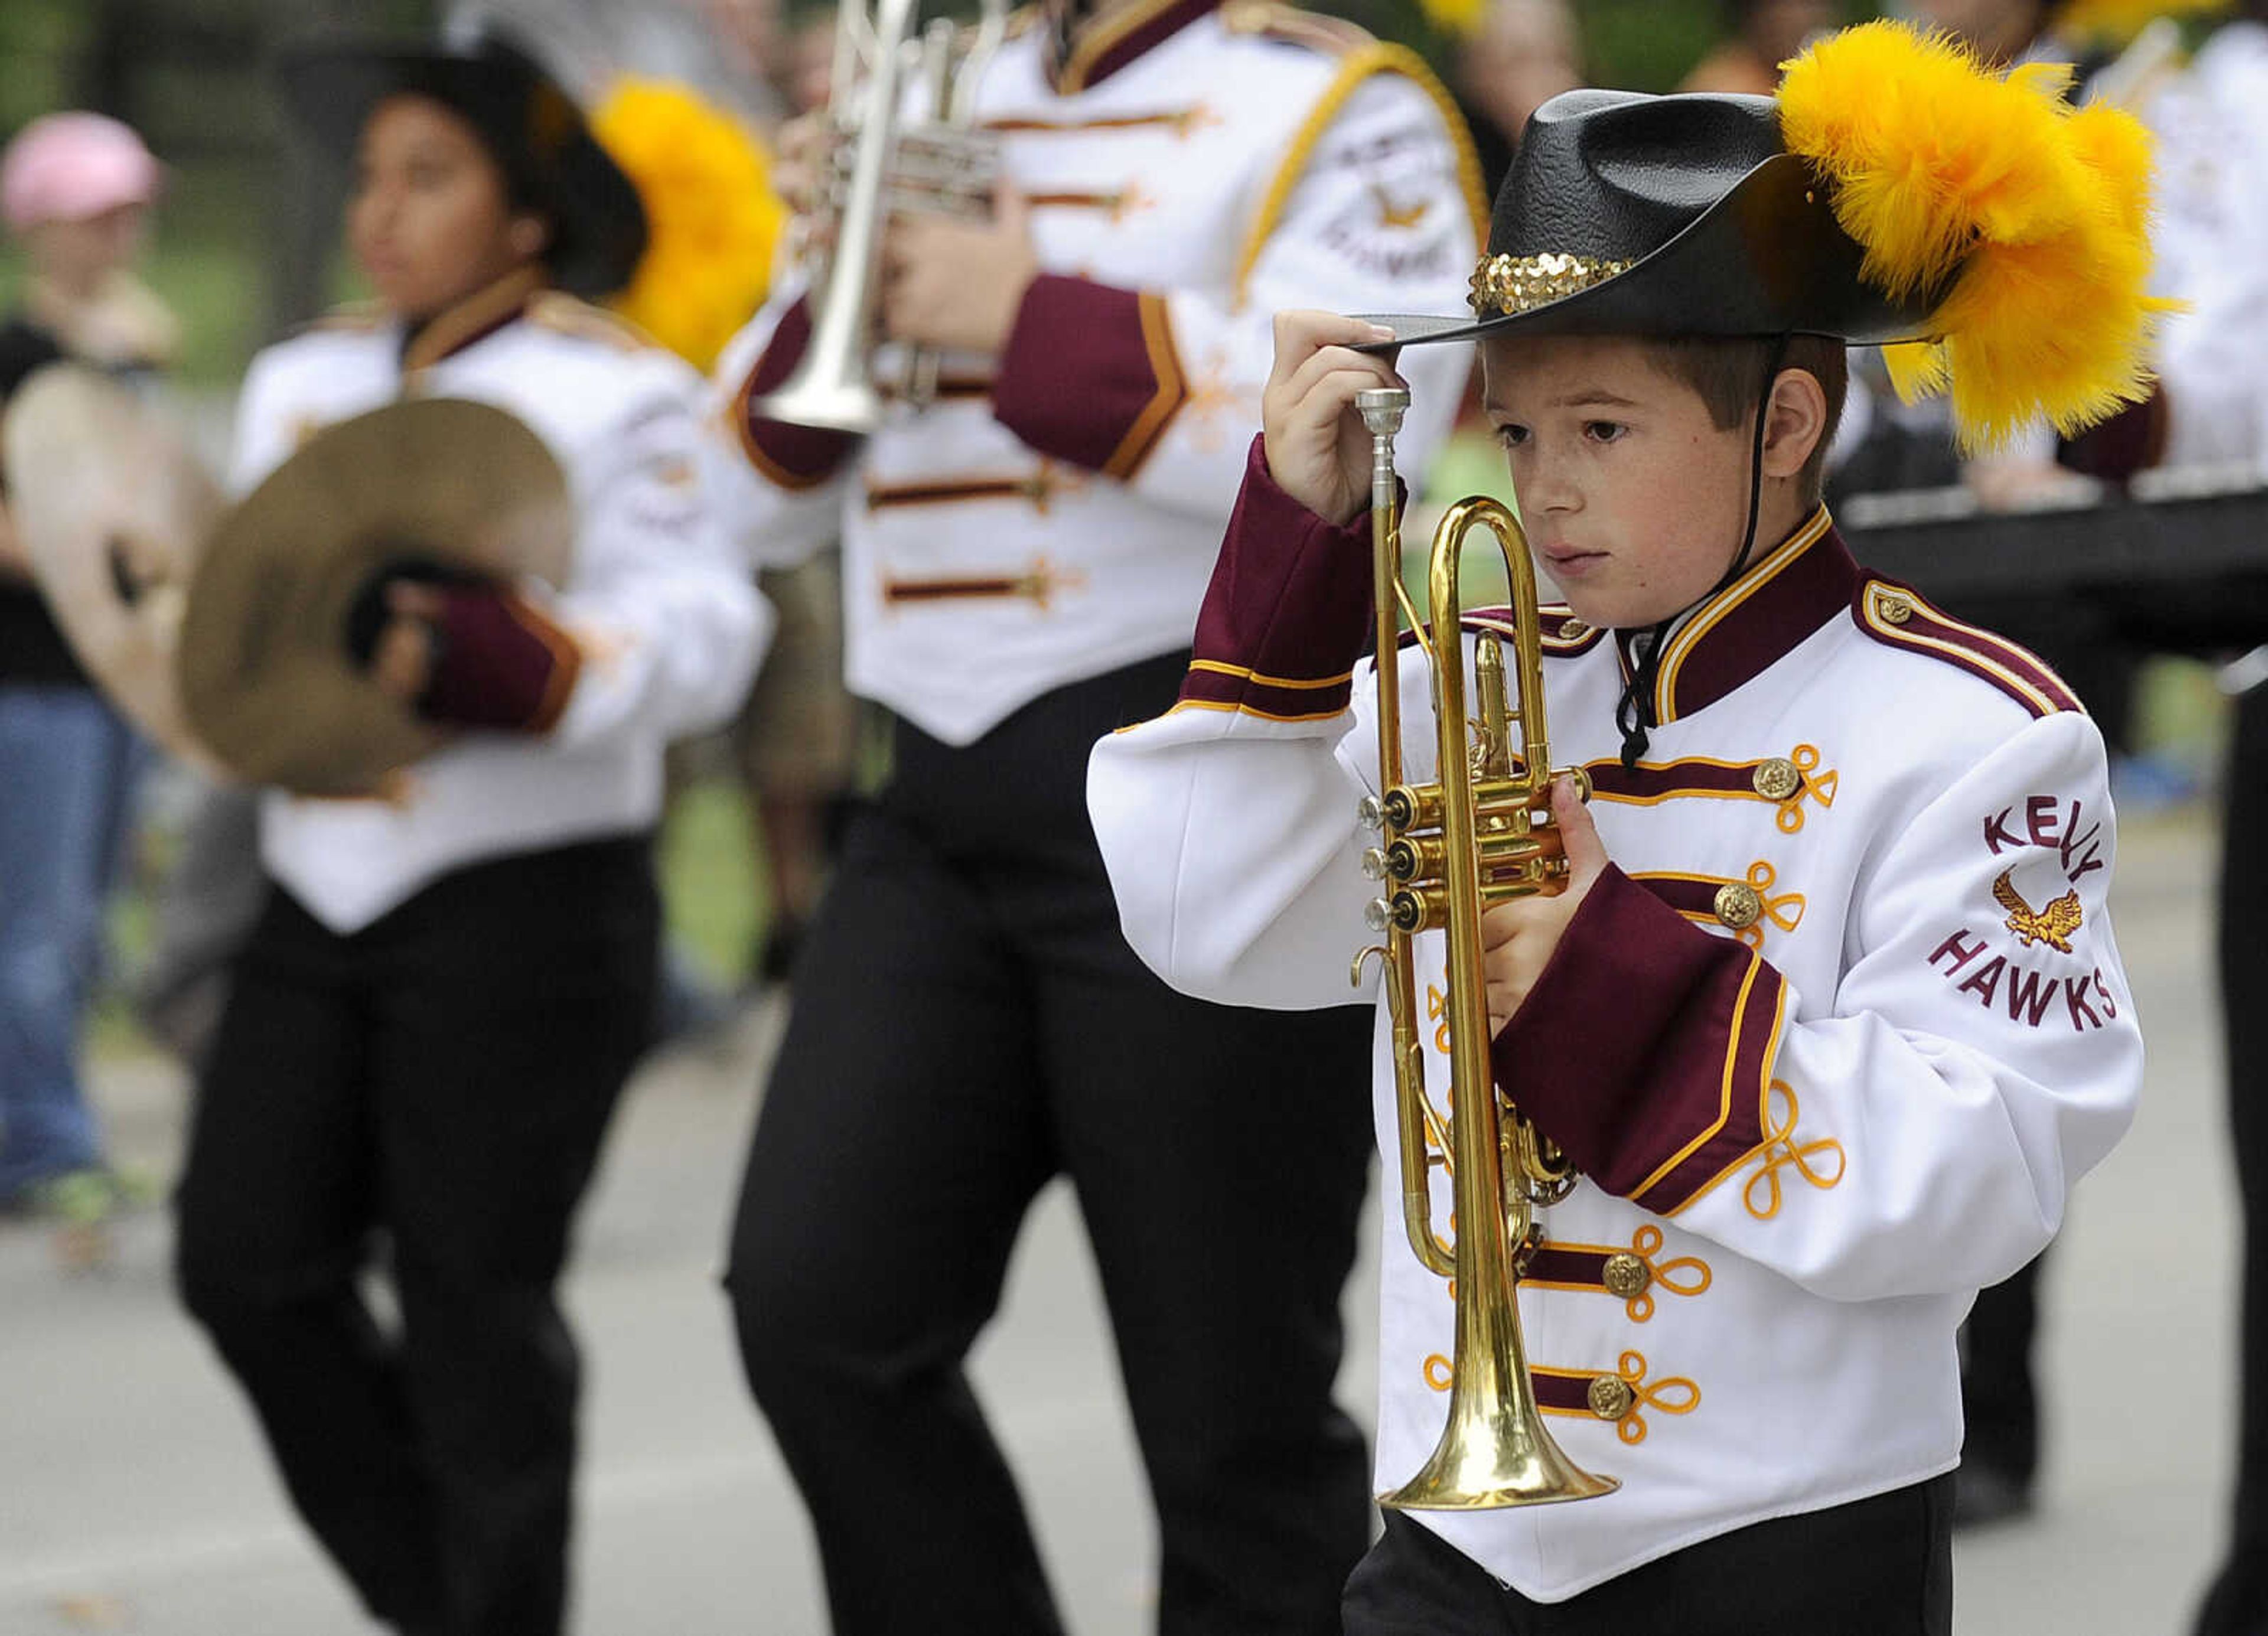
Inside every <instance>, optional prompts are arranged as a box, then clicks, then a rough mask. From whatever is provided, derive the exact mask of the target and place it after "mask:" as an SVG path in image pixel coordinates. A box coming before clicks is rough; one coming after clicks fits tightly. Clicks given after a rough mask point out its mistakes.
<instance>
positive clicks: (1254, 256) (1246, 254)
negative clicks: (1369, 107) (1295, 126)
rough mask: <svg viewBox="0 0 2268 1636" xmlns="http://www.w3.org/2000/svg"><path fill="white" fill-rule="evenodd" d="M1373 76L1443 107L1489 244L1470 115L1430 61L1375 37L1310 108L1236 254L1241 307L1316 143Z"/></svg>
mask: <svg viewBox="0 0 2268 1636" xmlns="http://www.w3.org/2000/svg"><path fill="white" fill-rule="evenodd" d="M1373 74H1399V75H1401V76H1402V77H1403V78H1404V79H1407V80H1408V81H1410V84H1412V85H1416V86H1417V87H1418V90H1420V91H1422V92H1425V95H1426V96H1427V97H1428V98H1430V99H1432V103H1433V106H1434V107H1437V108H1439V109H1440V113H1441V121H1442V123H1443V124H1445V125H1446V126H1447V127H1448V136H1449V145H1450V146H1451V147H1452V148H1453V149H1454V150H1455V152H1456V156H1457V185H1458V190H1459V191H1460V192H1462V194H1463V195H1464V196H1465V210H1466V211H1467V212H1468V213H1469V215H1470V216H1471V217H1472V223H1473V240H1474V241H1475V242H1476V243H1478V244H1486V243H1487V242H1488V218H1489V210H1488V195H1487V191H1486V189H1485V188H1483V186H1482V184H1481V161H1480V156H1479V155H1478V154H1477V153H1476V152H1475V151H1474V150H1473V137H1472V133H1471V132H1470V131H1469V130H1467V129H1465V118H1464V115H1463V114H1460V113H1459V112H1458V111H1457V105H1456V102H1455V101H1454V99H1452V98H1451V97H1450V95H1449V93H1448V91H1447V88H1446V87H1444V86H1443V85H1442V84H1441V82H1440V80H1438V79H1436V78H1434V77H1433V70H1431V69H1429V68H1427V67H1426V66H1425V58H1423V57H1421V56H1419V55H1418V54H1417V53H1416V52H1415V51H1412V50H1410V48H1408V47H1406V46H1396V45H1390V44H1388V43H1387V42H1386V41H1371V42H1370V43H1369V44H1368V45H1366V46H1361V47H1358V48H1356V49H1354V50H1352V51H1350V52H1348V53H1347V55H1346V56H1345V57H1344V59H1343V60H1342V61H1341V62H1340V63H1339V66H1338V72H1337V74H1335V75H1333V76H1332V77H1331V83H1330V84H1329V85H1327V86H1325V87H1324V88H1323V94H1322V96H1321V97H1319V98H1318V99H1316V101H1315V106H1314V107H1312V108H1310V109H1308V110H1307V120H1306V121H1305V122H1303V123H1302V124H1301V125H1300V129H1299V131H1298V133H1297V134H1296V135H1295V136H1293V137H1292V146H1291V150H1290V151H1288V152H1287V153H1285V156H1284V162H1283V164H1281V165H1279V166H1277V168H1276V175H1275V179H1274V180H1273V181H1270V183H1269V184H1268V192H1267V195H1266V196H1265V197H1263V199H1262V200H1261V202H1260V208H1259V210H1256V211H1255V212H1254V214H1253V217H1252V225H1251V227H1250V228H1248V230H1247V231H1246V232H1245V235H1244V245H1243V247H1242V248H1241V249H1240V250H1239V251H1238V252H1237V254H1236V277H1235V280H1234V282H1233V284H1231V286H1230V288H1231V290H1232V291H1233V304H1234V306H1239V307H1241V306H1243V305H1244V298H1245V292H1246V286H1247V285H1248V284H1250V283H1251V281H1252V269H1254V268H1255V267H1256V266H1258V265H1259V262H1260V253H1261V251H1262V250H1263V248H1265V247H1266V246H1267V243H1268V240H1269V237H1270V235H1271V234H1272V233H1274V232H1275V231H1276V225H1277V223H1278V222H1279V221H1281V220H1282V219H1283V216H1284V207H1285V205H1287V204H1289V203H1291V201H1292V188H1295V187H1297V186H1298V185H1299V182H1300V177H1301V176H1303V175H1305V174H1306V173H1307V161H1308V160H1309V159H1311V158H1314V152H1315V144H1317V143H1319V142H1321V141H1322V138H1323V132H1324V131H1325V130H1327V129H1329V126H1330V122H1332V121H1333V120H1334V119H1336V118H1337V117H1338V112H1339V110H1340V109H1341V108H1342V107H1345V106H1346V100H1347V99H1348V98H1349V97H1351V96H1352V95H1354V93H1355V92H1356V90H1357V89H1358V88H1359V86H1360V85H1362V83H1363V81H1365V80H1366V79H1368V78H1369V77H1371V76H1372V75H1373Z"/></svg>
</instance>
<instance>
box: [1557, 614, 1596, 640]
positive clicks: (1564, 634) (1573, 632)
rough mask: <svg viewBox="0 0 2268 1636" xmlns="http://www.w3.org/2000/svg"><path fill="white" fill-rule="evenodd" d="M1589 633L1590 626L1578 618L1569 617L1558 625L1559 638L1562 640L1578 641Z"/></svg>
mask: <svg viewBox="0 0 2268 1636" xmlns="http://www.w3.org/2000/svg"><path fill="white" fill-rule="evenodd" d="M1590 634H1591V628H1590V626H1588V625H1587V624H1585V623H1583V622H1582V621H1581V620H1580V619H1570V620H1568V621H1567V622H1566V623H1564V624H1562V625H1561V626H1560V627H1559V639H1560V640H1561V641H1562V642H1580V641H1581V640H1582V639H1583V638H1584V637H1587V636H1589V635H1590Z"/></svg>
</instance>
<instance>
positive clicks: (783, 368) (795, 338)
mask: <svg viewBox="0 0 2268 1636" xmlns="http://www.w3.org/2000/svg"><path fill="white" fill-rule="evenodd" d="M810 344H811V303H810V301H809V300H808V299H807V298H806V299H801V300H799V301H797V302H796V304H795V305H794V306H791V307H790V308H788V310H787V311H786V312H785V313H782V314H781V315H780V321H779V327H778V328H776V329H775V330H773V331H772V340H771V344H770V346H768V347H766V348H765V349H764V355H763V356H762V357H760V358H758V359H757V360H756V366H755V369H753V370H751V371H750V372H748V378H747V380H745V381H743V382H742V383H741V384H740V395H739V396H738V397H737V398H736V399H734V401H733V430H734V431H737V432H738V433H740V449H741V452H742V453H745V454H746V455H747V457H748V462H749V464H751V465H752V466H754V467H755V468H756V469H757V470H758V471H760V472H762V473H763V475H765V476H767V477H769V478H770V479H771V480H772V482H774V483H777V484H778V485H779V486H780V487H781V488H783V489H814V488H817V487H818V486H819V485H820V484H821V483H825V482H826V481H827V480H828V478H829V477H831V476H833V475H835V472H836V468H838V467H840V466H841V465H842V464H843V461H846V460H848V459H849V458H850V457H851V451H852V450H853V449H855V448H857V447H858V438H854V437H852V436H851V434H850V433H849V432H845V431H823V430H821V428H819V427H816V426H791V425H790V424H787V422H785V421H784V420H766V419H765V418H764V417H763V416H761V415H758V414H756V413H755V401H756V399H758V398H759V397H761V396H762V395H763V394H765V393H767V392H770V391H771V390H773V389H774V388H775V387H780V386H783V385H784V384H785V383H786V380H787V378H788V377H789V376H790V375H791V374H792V373H794V372H795V366H796V365H798V364H799V363H801V362H802V361H803V352H804V349H805V348H806V347H807V346H809V345H810Z"/></svg>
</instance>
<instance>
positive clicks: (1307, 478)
mask: <svg viewBox="0 0 2268 1636" xmlns="http://www.w3.org/2000/svg"><path fill="white" fill-rule="evenodd" d="M1393 339H1394V332H1393V331H1392V330H1390V329H1381V328H1379V326H1377V325H1376V324H1369V323H1365V322H1364V321H1362V320H1360V319H1359V318H1345V317H1342V316H1341V315H1340V314H1338V313H1277V314H1276V363H1275V367H1274V368H1273V369H1271V370H1270V372H1269V376H1268V386H1267V388H1266V390H1265V391H1263V393H1262V394H1261V398H1260V420H1261V426H1262V429H1263V431H1265V433H1266V434H1267V451H1268V475H1270V476H1271V477H1273V478H1274V479H1275V480H1276V486H1277V487H1278V488H1279V489H1281V490H1284V492H1285V493H1286V494H1288V495H1290V496H1291V497H1292V498H1293V499H1295V500H1297V501H1299V502H1300V505H1304V506H1306V507H1307V509H1308V510H1309V511H1311V512H1314V514H1315V515H1316V516H1318V517H1320V518H1322V520H1324V521H1325V522H1327V523H1331V524H1335V525H1336V526H1337V527H1342V528H1343V527H1345V526H1346V525H1347V524H1349V523H1351V522H1352V521H1353V520H1355V519H1356V518H1358V517H1359V516H1361V515H1362V513H1363V512H1365V511H1366V510H1368V509H1369V507H1370V448H1371V439H1370V431H1369V429H1368V428H1367V427H1366V426H1365V425H1364V424H1362V416H1360V415H1359V414H1357V413H1356V412H1355V407H1354V396H1355V394H1356V393H1358V392H1364V391H1367V390H1369V389H1370V388H1371V387H1407V386H1408V384H1409V383H1408V382H1407V381H1405V380H1403V379H1402V377H1401V376H1399V375H1397V374H1395V372H1394V366H1393V365H1392V364H1391V363H1390V362H1389V361H1388V359H1386V358H1384V357H1373V355H1371V354H1369V353H1366V352H1354V351H1350V350H1348V349H1349V348H1351V347H1356V346H1360V345H1364V344H1366V343H1372V342H1378V341H1391V340H1393Z"/></svg>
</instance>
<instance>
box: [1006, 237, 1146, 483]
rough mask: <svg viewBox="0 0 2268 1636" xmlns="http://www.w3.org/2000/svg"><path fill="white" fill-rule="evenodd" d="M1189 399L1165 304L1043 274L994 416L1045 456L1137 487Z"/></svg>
mask: <svg viewBox="0 0 2268 1636" xmlns="http://www.w3.org/2000/svg"><path fill="white" fill-rule="evenodd" d="M1187 395H1188V392H1187V390H1186V388H1185V387H1183V385H1182V366H1181V363H1180V361H1179V359H1177V358H1176V357H1175V353H1174V333H1173V328H1172V325H1171V323H1170V322H1169V321H1168V320H1167V315H1166V303H1165V298H1163V297H1161V296H1158V295H1153V294H1152V293H1150V292H1149V291H1142V290H1121V289H1118V288H1116V287H1115V286H1113V285H1110V284H1096V283H1094V281H1093V280H1091V279H1086V278H1066V277H1064V276H1061V275H1059V274H1055V273H1042V274H1041V275H1040V276H1038V277H1037V278H1035V279H1034V280H1032V282H1031V285H1030V287H1029V288H1027V290H1026V291H1024V300H1023V305H1022V306H1020V307H1018V308H1017V309H1016V322H1015V326H1014V328H1012V329H1011V330H1010V331H1009V332H1008V343H1007V346H1006V347H1005V349H1004V350H1002V352H1001V354H1000V373H999V375H998V378H997V379H996V380H994V381H993V383H992V414H993V417H994V418H995V419H997V420H998V421H999V423H1000V424H1002V425H1004V426H1005V427H1006V428H1007V429H1008V430H1009V431H1013V432H1014V433H1015V434H1016V435H1017V436H1018V437H1019V438H1022V439H1023V440H1024V442H1025V443H1026V444H1027V445H1029V446H1031V447H1033V448H1035V449H1037V450H1038V451H1039V452H1040V453H1042V454H1052V455H1054V456H1055V457H1056V458H1057V460H1061V461H1071V463H1072V464H1073V465H1077V466H1083V467H1085V468H1086V469H1087V470H1089V471H1099V472H1101V474H1102V475H1104V476H1106V477H1116V478H1117V479H1118V480H1119V481H1120V482H1121V483H1130V482H1132V481H1133V478H1134V475H1135V474H1136V473H1137V472H1138V471H1140V470H1141V469H1142V462H1143V461H1145V460H1147V459H1148V458H1149V456H1150V451H1151V450H1152V449H1153V448H1155V447H1156V446H1157V445H1158V439H1159V438H1160V436H1162V435H1163V434H1164V432H1165V430H1166V426H1167V423H1168V422H1169V421H1171V420H1172V419H1173V417H1174V411H1175V409H1179V408H1180V407H1181V405H1182V399H1183V398H1184V397H1186V396H1187Z"/></svg>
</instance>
